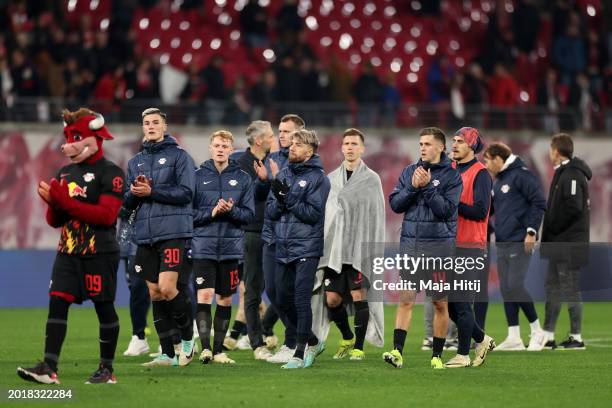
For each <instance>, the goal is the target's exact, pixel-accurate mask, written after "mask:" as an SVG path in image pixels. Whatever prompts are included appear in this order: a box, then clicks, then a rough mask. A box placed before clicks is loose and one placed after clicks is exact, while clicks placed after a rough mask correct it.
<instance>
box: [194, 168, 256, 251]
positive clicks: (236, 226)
mask: <svg viewBox="0 0 612 408" xmlns="http://www.w3.org/2000/svg"><path fill="white" fill-rule="evenodd" d="M221 198H223V199H224V200H226V201H227V200H229V199H230V198H231V199H232V200H233V201H234V205H233V206H232V209H231V211H229V212H228V213H225V214H218V215H217V216H215V217H214V218H213V216H212V210H213V208H215V206H216V205H217V202H218V201H219V199H221ZM254 214H255V204H254V201H253V183H252V181H251V176H249V175H248V174H247V173H246V172H245V171H244V170H242V169H241V168H240V166H239V165H238V163H236V162H235V161H234V160H230V161H229V164H228V166H227V167H226V168H225V169H224V170H223V171H222V172H221V173H219V171H218V170H217V168H216V167H215V163H214V161H213V160H212V159H210V160H207V161H205V162H204V163H202V165H201V166H200V168H199V169H198V170H197V171H196V193H195V198H194V201H193V224H194V231H193V240H192V241H191V252H192V256H193V258H194V259H211V260H215V261H225V260H232V259H242V258H243V257H244V241H243V237H244V231H243V229H242V227H243V226H244V225H247V224H248V223H249V222H251V221H253V217H254Z"/></svg>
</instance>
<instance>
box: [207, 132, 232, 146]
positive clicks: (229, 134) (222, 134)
mask: <svg viewBox="0 0 612 408" xmlns="http://www.w3.org/2000/svg"><path fill="white" fill-rule="evenodd" d="M215 137H220V138H221V139H223V140H227V141H229V142H230V143H231V144H234V135H232V132H229V131H227V130H217V131H216V132H214V133H213V134H212V135H210V143H212V142H213V140H214V138H215Z"/></svg>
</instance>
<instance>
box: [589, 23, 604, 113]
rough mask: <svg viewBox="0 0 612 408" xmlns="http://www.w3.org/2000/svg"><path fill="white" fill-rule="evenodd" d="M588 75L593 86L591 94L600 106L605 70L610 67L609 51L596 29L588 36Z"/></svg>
mask: <svg viewBox="0 0 612 408" xmlns="http://www.w3.org/2000/svg"><path fill="white" fill-rule="evenodd" d="M586 45H587V73H588V76H589V82H590V84H591V92H592V93H593V95H594V96H595V98H596V103H597V104H598V105H599V104H600V101H599V95H600V94H601V92H602V90H603V69H604V67H606V66H607V65H608V50H607V49H606V45H605V44H604V42H603V41H602V40H601V36H600V35H599V33H598V32H597V30H595V29H591V30H589V32H588V35H587V44H586Z"/></svg>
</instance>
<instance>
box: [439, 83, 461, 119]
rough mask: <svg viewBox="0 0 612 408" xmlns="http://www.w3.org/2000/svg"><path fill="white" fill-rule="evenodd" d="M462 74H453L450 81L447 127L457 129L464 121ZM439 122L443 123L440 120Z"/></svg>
mask: <svg viewBox="0 0 612 408" xmlns="http://www.w3.org/2000/svg"><path fill="white" fill-rule="evenodd" d="M461 88H463V74H461V73H457V74H455V75H453V78H452V79H451V83H450V98H449V100H450V122H449V124H448V127H450V128H451V129H458V128H460V127H461V126H462V124H463V123H464V121H465V100H464V98H463V93H462V92H461ZM440 123H444V122H443V121H440Z"/></svg>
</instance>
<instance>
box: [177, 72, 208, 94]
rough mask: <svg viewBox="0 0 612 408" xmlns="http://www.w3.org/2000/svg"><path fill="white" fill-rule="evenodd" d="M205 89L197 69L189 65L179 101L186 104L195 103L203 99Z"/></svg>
mask: <svg viewBox="0 0 612 408" xmlns="http://www.w3.org/2000/svg"><path fill="white" fill-rule="evenodd" d="M205 88H206V87H205V85H204V80H203V79H202V77H201V75H200V71H199V70H198V67H197V66H196V65H191V66H190V67H189V79H188V80H187V84H186V85H185V88H183V91H182V92H181V97H180V99H181V100H183V101H187V102H197V101H199V100H201V99H203V96H204V92H205Z"/></svg>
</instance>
